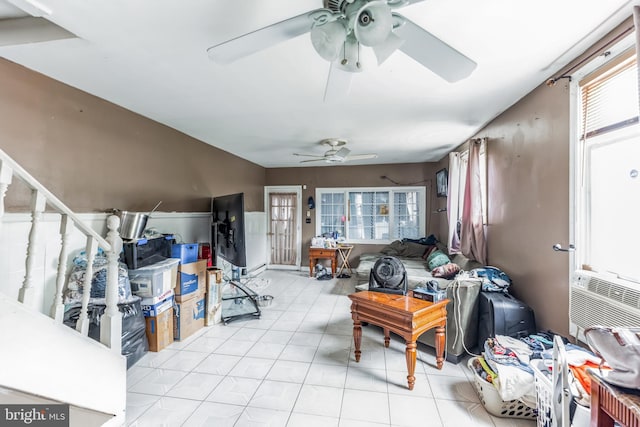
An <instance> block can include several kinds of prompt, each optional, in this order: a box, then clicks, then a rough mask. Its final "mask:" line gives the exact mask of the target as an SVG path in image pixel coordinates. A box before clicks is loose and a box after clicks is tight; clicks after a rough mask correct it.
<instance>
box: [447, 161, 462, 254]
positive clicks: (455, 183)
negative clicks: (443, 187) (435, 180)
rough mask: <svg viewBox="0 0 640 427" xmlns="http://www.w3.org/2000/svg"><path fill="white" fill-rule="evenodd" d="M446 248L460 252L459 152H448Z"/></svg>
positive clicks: (450, 252)
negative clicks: (447, 227) (447, 226)
mask: <svg viewBox="0 0 640 427" xmlns="http://www.w3.org/2000/svg"><path fill="white" fill-rule="evenodd" d="M447 183H448V186H447V222H448V223H449V232H448V234H447V248H449V254H451V255H453V254H458V253H460V239H459V238H458V233H457V232H456V230H457V228H458V210H459V204H460V203H459V200H460V194H459V191H460V153H449V177H448V180H447Z"/></svg>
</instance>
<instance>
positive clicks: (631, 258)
mask: <svg viewBox="0 0 640 427" xmlns="http://www.w3.org/2000/svg"><path fill="white" fill-rule="evenodd" d="M590 162H591V164H590V166H591V167H590V170H589V175H588V178H589V184H590V185H589V187H590V190H591V192H590V198H589V200H588V204H587V206H588V208H587V209H588V211H589V213H590V216H591V218H590V219H591V220H590V224H589V228H588V236H589V240H590V245H589V247H590V249H591V254H590V257H589V260H588V262H589V264H591V265H592V266H594V267H596V269H597V270H600V271H611V272H615V273H617V274H619V275H621V276H624V277H627V278H634V279H635V280H640V273H639V272H638V269H637V268H636V267H635V265H636V264H637V261H638V259H640V246H639V245H638V242H639V241H640V227H638V225H637V222H638V212H639V211H640V175H639V173H640V144H639V143H638V140H637V136H635V137H629V138H626V139H624V140H622V141H618V142H616V143H612V144H606V145H605V144H602V145H599V146H596V147H594V148H592V149H591V150H590Z"/></svg>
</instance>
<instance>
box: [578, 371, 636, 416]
mask: <svg viewBox="0 0 640 427" xmlns="http://www.w3.org/2000/svg"><path fill="white" fill-rule="evenodd" d="M587 372H588V373H589V377H590V378H591V423H590V424H591V427H612V426H613V425H614V422H617V423H619V424H620V425H623V426H625V427H640V396H639V395H637V394H631V393H627V392H625V391H623V390H622V389H620V388H618V387H615V386H612V385H610V384H607V383H606V382H605V381H604V380H603V379H602V378H601V377H600V376H599V375H598V374H597V373H595V372H590V371H588V370H587Z"/></svg>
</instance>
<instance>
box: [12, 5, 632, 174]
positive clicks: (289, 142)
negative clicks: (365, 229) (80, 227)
mask: <svg viewBox="0 0 640 427" xmlns="http://www.w3.org/2000/svg"><path fill="white" fill-rule="evenodd" d="M631 4H632V2H631V1H628V0H606V1H602V0H563V1H557V0H522V1H514V0H485V1H477V0H426V1H424V2H419V3H416V4H412V5H409V6H406V7H403V8H400V9H398V10H397V11H398V12H399V13H400V14H402V15H404V16H406V17H407V18H409V19H411V20H412V21H414V22H415V23H417V24H419V25H420V26H422V27H423V28H425V29H427V30H428V31H429V32H431V33H432V34H434V35H436V36H437V37H439V38H441V39H442V40H444V41H445V42H446V43H448V44H449V45H451V46H453V47H454V48H456V49H457V50H459V51H461V52H462V53H463V54H465V55H466V56H468V57H469V58H471V59H473V60H474V61H475V62H476V63H477V64H478V66H477V68H476V69H475V71H474V72H473V73H472V74H471V76H470V77H468V78H466V79H464V80H461V81H459V82H456V83H447V82H446V81H445V80H443V79H441V78H440V77H438V76H437V75H435V74H434V73H433V72H431V71H430V70H428V69H427V68H424V67H423V66H421V65H420V64H418V63H417V62H416V61H414V60H413V59H411V58H410V57H408V56H406V55H405V54H404V53H402V52H400V51H397V52H395V53H394V54H393V55H392V56H391V57H390V58H389V59H388V60H387V61H386V62H384V63H383V64H382V65H381V66H379V67H378V66H374V67H372V68H370V69H368V70H366V71H365V72H363V73H358V74H356V75H355V76H354V78H353V81H352V85H351V90H350V92H349V94H348V95H347V96H346V97H345V98H344V99H343V100H341V101H339V102H328V103H325V102H323V94H324V89H325V83H326V80H327V75H328V71H329V63H328V62H327V61H325V60H324V59H322V58H321V57H320V56H319V55H318V54H317V53H316V52H315V50H314V49H313V47H312V45H311V41H310V38H309V34H304V35H302V36H300V37H297V38H295V39H292V40H289V41H286V42H283V43H281V44H278V45H276V46H273V47H271V48H268V49H266V50H263V51H260V52H258V53H256V54H253V55H251V56H248V57H245V58H242V59H240V60H238V61H236V62H234V63H232V64H230V65H219V64H216V63H214V62H212V61H211V60H209V58H208V56H207V48H209V47H210V46H213V45H215V44H218V43H221V42H223V41H226V40H228V39H231V38H233V37H237V36H239V35H242V34H244V33H247V32H250V31H253V30H256V29H258V28H261V27H264V26H266V25H269V24H272V23H275V22H278V21H281V20H284V19H287V18H290V17H292V16H294V15H298V14H301V13H304V12H307V11H310V10H313V9H317V8H320V7H322V1H321V0H227V1H224V0H192V1H189V2H179V1H168V0H136V1H130V0H109V1H107V0H93V1H89V2H88V1H86V0H38V1H35V0H0V18H16V17H19V16H28V15H38V14H39V15H42V16H43V17H44V18H45V19H47V20H48V21H51V22H52V23H55V24H57V26H59V27H62V28H63V29H66V30H67V31H69V32H71V33H73V34H75V35H77V36H78V38H71V39H69V38H67V39H62V40H56V41H48V42H39V43H25V44H14V45H9V46H2V43H1V42H2V37H3V36H6V34H3V32H2V26H1V24H2V21H0V56H2V57H5V58H7V59H8V60H11V61H13V62H16V63H18V64H22V65H24V66H26V67H28V68H30V69H33V70H35V71H38V72H40V73H42V74H45V75H47V76H50V77H51V78H53V79H56V80H59V81H61V82H64V83H66V84H68V85H71V86H73V87H77V88H79V89H81V90H83V91H86V92H88V93H91V94H93V95H95V96H98V97H100V98H104V99H106V100H108V101H110V102H113V103H115V104H118V105H120V106H122V107H124V108H127V109H129V110H131V111H134V112H136V113H139V114H141V115H143V116H146V117H148V118H150V119H153V120H155V121H158V122H160V123H163V124H165V125H167V126H170V127H172V128H175V129H177V130H179V131H182V132H184V133H185V134H188V135H190V136H192V137H194V138H197V139H199V140H201V141H203V142H206V143H208V144H211V145H213V146H215V147H218V148H221V149H223V150H225V151H228V152H230V153H233V154H235V155H237V156H240V157H242V158H244V159H247V160H249V161H252V162H254V163H257V164H259V165H262V166H264V167H286V166H303V165H306V166H320V165H324V163H323V162H318V163H305V164H300V160H303V158H301V157H296V156H294V155H293V153H294V152H303V153H314V154H322V153H323V152H325V151H326V150H327V147H325V146H321V145H320V144H319V141H320V140H322V139H324V138H331V137H337V138H343V139H347V140H348V141H349V144H348V147H349V148H350V149H351V151H352V153H351V154H354V155H357V154H363V153H372V152H373V153H377V154H378V158H377V159H373V160H366V161H353V162H350V163H349V164H379V163H405V162H425V161H437V160H440V159H441V158H442V157H443V156H444V155H445V154H446V153H447V152H448V151H450V150H451V149H452V148H454V147H456V146H457V145H459V144H460V143H462V142H464V141H465V140H466V139H467V138H469V137H471V136H473V135H474V134H475V133H476V132H477V131H478V130H479V129H481V128H482V127H483V125H485V124H486V123H487V122H489V121H490V120H491V119H492V118H494V117H496V116H497V115H498V114H500V113H501V112H502V111H504V110H505V109H506V108H508V107H509V106H510V105H512V104H513V103H515V102H516V101H518V100H519V99H520V98H522V97H523V96H524V95H526V94H527V93H528V92H529V91H531V90H532V89H533V88H535V87H536V86H538V85H539V84H540V83H542V82H544V81H545V80H547V79H548V78H549V77H552V76H553V75H554V73H555V72H556V71H558V70H559V69H560V68H561V67H562V66H563V65H565V64H566V63H568V62H569V61H570V60H571V59H573V58H574V57H575V56H576V55H577V54H579V53H580V52H582V51H583V50H584V49H585V48H586V47H588V46H589V45H591V44H592V43H593V42H594V41H596V40H597V39H598V38H600V37H601V36H603V35H604V34H605V33H606V32H607V31H609V30H611V29H612V28H613V27H614V26H615V25H617V24H619V23H620V22H622V20H623V19H624V18H626V17H628V16H630V15H631ZM25 11H26V13H25ZM6 22H8V21H5V23H6Z"/></svg>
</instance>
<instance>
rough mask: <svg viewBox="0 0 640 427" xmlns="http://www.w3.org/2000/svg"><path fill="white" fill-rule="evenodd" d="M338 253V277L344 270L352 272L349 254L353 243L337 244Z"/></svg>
mask: <svg viewBox="0 0 640 427" xmlns="http://www.w3.org/2000/svg"><path fill="white" fill-rule="evenodd" d="M337 249H338V255H340V269H339V270H338V277H340V276H342V274H343V272H344V271H345V270H348V272H349V274H350V275H351V274H353V270H351V264H349V255H351V251H352V250H353V245H344V244H343V245H338V247H337Z"/></svg>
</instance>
